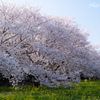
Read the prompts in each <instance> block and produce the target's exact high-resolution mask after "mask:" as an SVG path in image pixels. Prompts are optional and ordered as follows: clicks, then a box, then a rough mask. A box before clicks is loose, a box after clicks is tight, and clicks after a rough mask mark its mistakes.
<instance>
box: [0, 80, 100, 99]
mask: <svg viewBox="0 0 100 100" xmlns="http://www.w3.org/2000/svg"><path fill="white" fill-rule="evenodd" d="M0 100H100V80H86V79H85V80H81V81H80V84H78V83H73V86H72V87H67V88H64V87H63V86H60V87H59V88H49V87H46V86H42V87H38V88H36V87H34V86H28V85H26V86H19V87H18V88H17V89H15V88H13V87H0Z"/></svg>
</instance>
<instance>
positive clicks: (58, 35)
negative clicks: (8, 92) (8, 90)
mask: <svg viewBox="0 0 100 100" xmlns="http://www.w3.org/2000/svg"><path fill="white" fill-rule="evenodd" d="M39 11H40V9H39V8H36V7H31V6H28V7H27V6H16V5H14V4H8V3H3V2H1V4H0V73H2V74H3V76H4V77H6V78H8V79H9V82H11V83H12V85H17V84H18V83H19V82H21V81H23V80H24V79H25V78H26V77H27V76H28V75H32V76H33V77H34V80H32V82H35V81H38V82H40V83H41V84H45V85H47V86H49V87H52V85H53V84H57V85H60V84H62V83H63V84H64V85H65V86H68V85H70V84H69V81H73V82H79V81H80V78H82V77H83V78H98V79H100V52H98V51H96V50H95V48H94V46H92V45H90V43H89V42H88V41H87V38H88V31H84V30H83V29H80V28H79V26H78V25H77V24H75V22H74V21H73V18H70V17H58V16H50V15H41V14H40V12H39Z"/></svg>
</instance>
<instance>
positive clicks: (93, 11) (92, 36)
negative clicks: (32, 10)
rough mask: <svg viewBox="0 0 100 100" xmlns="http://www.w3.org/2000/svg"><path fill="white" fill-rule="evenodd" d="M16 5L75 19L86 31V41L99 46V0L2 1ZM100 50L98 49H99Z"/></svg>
mask: <svg viewBox="0 0 100 100" xmlns="http://www.w3.org/2000/svg"><path fill="white" fill-rule="evenodd" d="M2 1H4V2H8V3H15V4H18V5H25V4H26V5H27V4H28V5H31V6H38V7H41V10H40V12H41V14H45V13H46V14H48V15H57V16H59V17H63V16H70V17H75V19H74V21H75V22H76V23H77V24H78V25H80V28H83V29H84V30H85V29H88V30H89V31H88V32H89V37H88V41H89V42H90V43H91V44H92V45H95V44H98V45H100V0H2ZM99 50H100V49H99Z"/></svg>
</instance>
